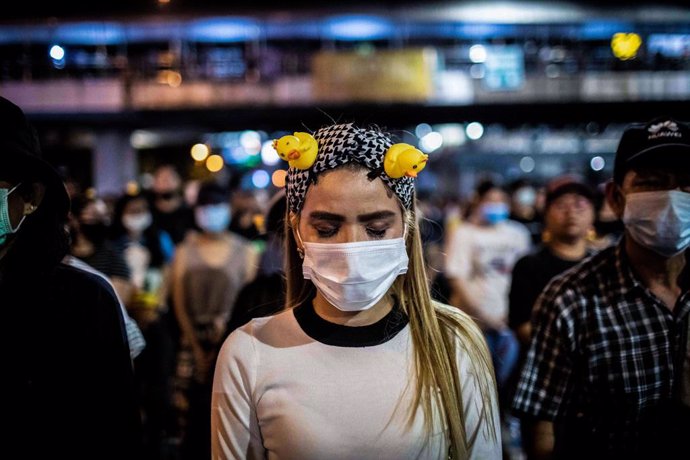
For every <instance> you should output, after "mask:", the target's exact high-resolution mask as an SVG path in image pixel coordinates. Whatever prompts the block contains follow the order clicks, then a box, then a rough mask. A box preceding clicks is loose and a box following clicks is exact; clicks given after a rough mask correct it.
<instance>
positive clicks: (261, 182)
mask: <svg viewBox="0 0 690 460" xmlns="http://www.w3.org/2000/svg"><path fill="white" fill-rule="evenodd" d="M270 183H271V178H270V176H269V175H268V173H267V172H266V171H264V170H263V169H257V170H256V171H254V172H253V173H252V184H254V187H256V188H266V187H268V184H270Z"/></svg>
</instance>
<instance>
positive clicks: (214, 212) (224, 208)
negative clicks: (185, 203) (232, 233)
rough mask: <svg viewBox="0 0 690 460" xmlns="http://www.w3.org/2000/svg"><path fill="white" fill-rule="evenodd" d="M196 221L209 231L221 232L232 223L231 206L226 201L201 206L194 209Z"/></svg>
mask: <svg viewBox="0 0 690 460" xmlns="http://www.w3.org/2000/svg"><path fill="white" fill-rule="evenodd" d="M194 217H195V219H196V223H197V225H198V226H199V227H201V229H202V230H204V231H206V232H209V233H220V232H223V231H225V230H227V229H228V225H230V206H229V205H227V204H224V203H221V204H209V205H206V206H199V207H197V208H196V209H195V210H194Z"/></svg>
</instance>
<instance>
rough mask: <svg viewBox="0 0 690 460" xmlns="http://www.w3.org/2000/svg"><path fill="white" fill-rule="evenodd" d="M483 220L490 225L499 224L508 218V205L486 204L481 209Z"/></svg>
mask: <svg viewBox="0 0 690 460" xmlns="http://www.w3.org/2000/svg"><path fill="white" fill-rule="evenodd" d="M479 209H480V212H481V214H482V218H483V219H484V221H485V222H486V223H488V224H491V225H494V224H499V223H501V222H503V221H504V220H506V219H507V218H508V212H509V209H508V205H507V204H505V203H484V204H482V205H481V207H480V208H479Z"/></svg>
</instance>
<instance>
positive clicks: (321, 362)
mask: <svg viewBox="0 0 690 460" xmlns="http://www.w3.org/2000/svg"><path fill="white" fill-rule="evenodd" d="M457 349H458V352H457V360H458V369H459V372H460V376H461V385H462V399H463V405H464V408H465V426H466V430H467V433H468V438H469V439H471V438H472V437H473V435H474V434H475V433H477V439H476V442H475V444H474V448H473V450H472V452H471V457H470V458H472V459H487V460H494V459H501V442H500V428H499V424H500V422H499V415H498V405H497V402H496V400H495V395H494V394H492V396H491V397H492V400H491V407H489V408H487V409H488V412H493V421H494V422H495V424H494V430H495V431H494V433H496V436H495V437H492V436H491V434H490V432H491V430H490V426H489V425H488V423H489V422H488V421H487V419H486V418H484V419H482V421H481V422H480V417H479V414H480V412H481V411H482V410H483V407H482V406H483V405H484V402H483V400H482V397H481V395H480V393H479V389H478V387H477V380H476V376H475V375H473V373H472V371H471V370H470V369H471V366H470V363H469V360H468V358H467V355H466V354H465V353H464V352H463V351H462V347H461V346H458V347H457ZM413 363H414V356H413V350H412V341H411V337H410V330H409V324H407V319H406V318H405V317H404V315H402V313H400V311H399V310H397V309H394V310H393V311H392V312H391V313H389V315H388V316H387V317H386V318H383V319H382V320H381V321H379V322H378V323H376V324H374V325H370V326H364V327H348V326H342V325H336V324H333V323H328V322H326V321H325V320H323V319H321V318H320V317H318V316H317V315H316V313H315V312H314V310H313V308H312V306H311V305H310V304H305V305H303V306H300V307H298V308H296V309H291V310H287V311H284V312H282V313H280V314H278V315H276V316H272V317H267V318H259V319H254V320H252V321H251V322H249V323H248V324H246V325H245V326H243V327H241V328H240V329H237V330H235V331H234V332H233V333H232V334H230V336H229V337H228V338H227V340H226V342H225V343H224V344H223V347H222V349H221V351H220V355H219V357H218V361H217V364H216V370H215V377H214V382H213V397H212V418H211V423H212V452H213V455H212V457H213V459H245V458H248V459H261V458H269V459H300V460H309V459H314V460H323V459H329V460H335V459H358V460H363V459H395V460H400V459H444V460H445V459H447V458H448V441H447V433H446V430H445V429H444V424H443V422H442V421H441V420H440V418H439V417H435V421H434V429H433V434H432V436H431V437H428V436H427V434H426V431H425V430H424V425H423V421H424V417H423V411H422V409H421V408H418V409H417V411H416V413H415V418H414V422H413V423H412V425H411V426H408V416H409V407H410V406H411V404H412V400H413V397H414V392H415V384H416V381H415V377H414V364H413ZM437 413H438V412H437Z"/></svg>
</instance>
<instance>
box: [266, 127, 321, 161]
mask: <svg viewBox="0 0 690 460" xmlns="http://www.w3.org/2000/svg"><path fill="white" fill-rule="evenodd" d="M273 148H274V149H276V152H278V156H279V157H280V158H282V159H283V160H285V161H287V162H288V164H289V165H290V167H291V168H297V169H309V168H310V167H311V165H313V164H314V162H315V161H316V154H317V153H318V152H319V144H318V143H317V142H316V139H314V137H313V136H312V135H311V134H309V133H301V132H296V133H294V135H289V134H288V135H286V136H283V137H281V138H280V139H276V140H274V141H273Z"/></svg>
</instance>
